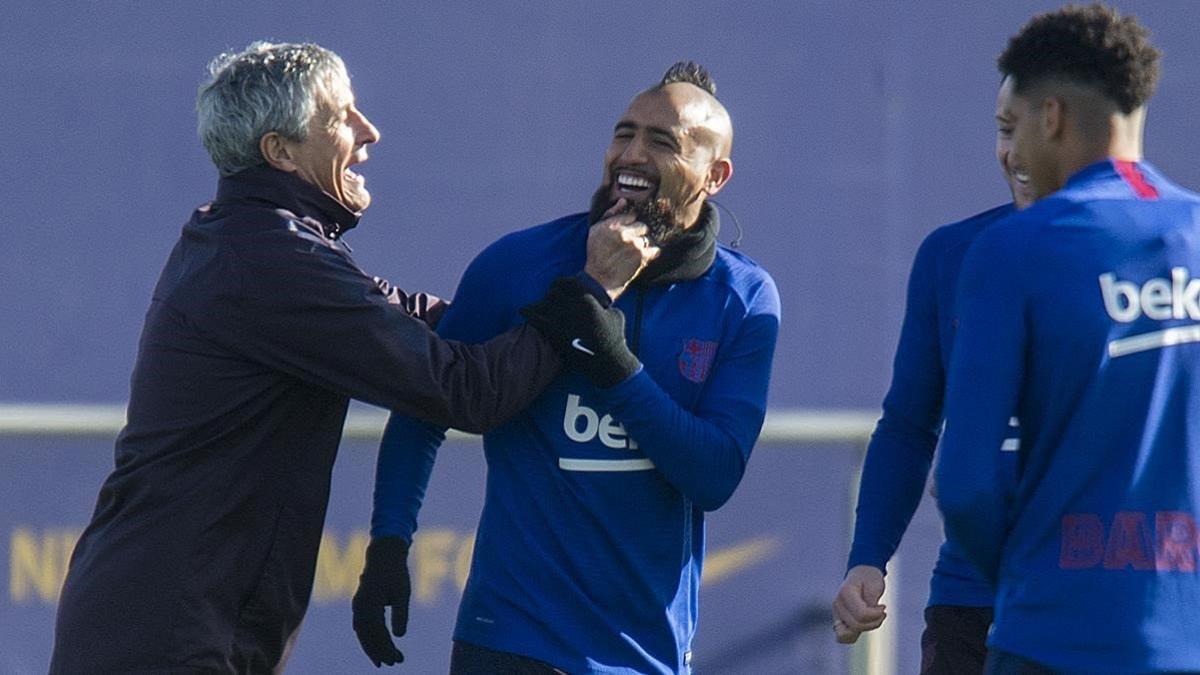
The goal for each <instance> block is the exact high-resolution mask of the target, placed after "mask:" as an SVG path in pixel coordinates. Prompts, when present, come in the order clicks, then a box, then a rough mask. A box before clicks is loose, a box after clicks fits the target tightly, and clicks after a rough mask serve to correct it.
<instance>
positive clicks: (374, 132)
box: [355, 110, 379, 145]
mask: <svg viewBox="0 0 1200 675" xmlns="http://www.w3.org/2000/svg"><path fill="white" fill-rule="evenodd" d="M355 114H356V115H357V116H358V120H357V121H358V124H357V127H358V133H357V134H356V138H355V140H357V141H358V144H359V145H366V144H368V143H378V142H379V129H376V128H375V125H374V124H371V120H369V119H367V116H366V115H364V114H362V113H361V112H359V111H357V110H356V111H355Z"/></svg>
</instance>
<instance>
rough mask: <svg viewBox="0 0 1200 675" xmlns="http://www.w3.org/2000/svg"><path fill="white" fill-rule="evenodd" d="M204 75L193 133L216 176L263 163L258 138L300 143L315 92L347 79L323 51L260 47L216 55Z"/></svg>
mask: <svg viewBox="0 0 1200 675" xmlns="http://www.w3.org/2000/svg"><path fill="white" fill-rule="evenodd" d="M208 72H209V77H208V79H207V80H206V81H205V82H204V83H203V84H202V85H200V90H199V92H197V94H196V116H197V129H196V130H197V132H198V133H199V134H200V141H201V142H202V143H204V148H205V149H206V150H208V154H209V156H210V157H212V161H213V164H216V165H217V169H218V170H219V171H220V172H221V175H222V176H229V175H232V174H235V173H237V172H239V171H241V170H243V169H248V168H250V167H254V166H259V165H261V164H263V163H265V161H266V160H264V159H263V156H262V152H261V151H260V150H259V140H260V139H261V138H262V137H263V135H264V134H267V133H270V132H272V131H274V132H276V133H278V134H280V135H282V136H283V137H284V138H288V139H291V140H294V141H303V140H304V139H305V138H306V137H307V135H308V123H309V120H311V119H312V116H313V114H314V113H316V96H315V94H316V91H317V89H318V88H320V87H328V86H329V85H330V84H331V83H332V82H334V81H335V80H336V79H338V78H344V77H348V76H347V75H346V65H345V64H344V63H343V62H342V59H341V57H339V56H338V55H337V54H335V53H333V52H331V51H329V50H328V49H325V48H324V47H320V46H318V45H315V44H311V43H304V44H274V43H271V42H261V41H260V42H254V43H251V44H250V46H249V47H246V49H245V50H243V51H241V52H238V53H224V54H221V55H220V56H218V57H216V58H215V59H213V60H212V61H211V62H210V63H209V64H208Z"/></svg>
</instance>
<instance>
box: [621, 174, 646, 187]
mask: <svg viewBox="0 0 1200 675" xmlns="http://www.w3.org/2000/svg"><path fill="white" fill-rule="evenodd" d="M617 185H620V186H621V187H632V188H648V187H650V181H648V180H646V179H645V178H642V177H640V176H631V175H629V174H627V173H622V174H618V175H617Z"/></svg>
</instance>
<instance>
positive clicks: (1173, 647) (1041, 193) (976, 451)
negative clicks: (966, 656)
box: [936, 5, 1200, 673]
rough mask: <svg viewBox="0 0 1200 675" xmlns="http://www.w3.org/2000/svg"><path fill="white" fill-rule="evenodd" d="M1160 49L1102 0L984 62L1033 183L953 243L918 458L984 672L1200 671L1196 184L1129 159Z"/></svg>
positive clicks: (1062, 13)
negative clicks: (1013, 203) (958, 568)
mask: <svg viewBox="0 0 1200 675" xmlns="http://www.w3.org/2000/svg"><path fill="white" fill-rule="evenodd" d="M1158 62H1159V54H1158V51H1157V50H1156V49H1155V48H1154V47H1153V46H1152V45H1151V44H1150V41H1149V36H1148V33H1147V31H1146V29H1145V28H1144V27H1143V26H1141V25H1140V24H1139V23H1138V22H1137V21H1136V20H1135V19H1133V18H1132V17H1123V16H1121V15H1120V14H1118V13H1117V12H1116V11H1114V10H1112V9H1110V8H1107V7H1104V6H1102V5H1091V6H1088V7H1066V8H1064V9H1060V10H1057V11H1053V12H1049V13H1046V14H1042V15H1040V16H1037V17H1035V18H1034V19H1033V20H1031V21H1030V22H1029V23H1028V24H1027V25H1026V26H1025V27H1024V28H1022V29H1021V31H1020V32H1019V33H1018V34H1017V35H1016V36H1015V37H1013V38H1012V39H1011V40H1010V42H1009V44H1008V47H1007V48H1006V49H1005V51H1004V53H1003V54H1002V55H1001V56H1000V59H999V69H1000V72H1001V74H1002V75H1003V76H1004V77H1005V82H1006V84H1011V86H1012V88H1013V97H1012V100H1011V105H1010V106H1009V107H1007V108H1006V109H1003V110H1001V111H1000V114H999V115H998V117H997V120H998V123H999V125H1000V127H1001V128H1002V129H1005V130H1008V131H1010V132H1011V134H1012V138H1013V150H1012V152H1013V161H1014V163H1015V165H1016V166H1017V167H1018V168H1019V169H1020V170H1022V171H1024V172H1025V173H1027V174H1028V175H1029V183H1030V186H1031V188H1032V190H1033V192H1034V194H1035V196H1036V197H1038V201H1037V202H1036V203H1035V204H1034V205H1033V206H1031V207H1029V208H1028V209H1026V210H1024V211H1022V212H1020V213H1017V214H1015V215H1014V216H1012V217H1011V218H1009V219H1008V220H1006V221H1005V222H1003V223H1000V224H998V225H997V226H995V227H991V228H988V229H987V230H986V231H984V232H983V233H982V234H981V235H980V236H979V237H978V238H977V239H976V240H975V243H974V244H973V245H972V248H971V250H970V251H969V252H968V253H967V256H966V258H965V260H964V261H963V267H962V272H961V276H960V282H959V284H960V285H959V291H958V293H959V295H958V302H957V308H958V317H959V328H958V334H957V335H956V337H955V343H954V354H953V355H952V357H951V363H950V372H949V383H948V387H947V393H946V402H947V412H946V431H945V436H944V438H943V445H942V450H941V455H940V459H939V462H938V466H937V469H936V480H937V489H938V500H939V505H940V507H941V509H942V514H943V516H944V519H945V524H946V534H947V537H948V538H950V539H952V540H954V541H956V542H958V543H959V544H960V545H961V548H962V551H963V553H964V554H965V555H966V556H967V558H968V559H969V560H970V561H971V562H972V563H973V564H974V565H976V566H977V568H978V569H979V571H980V572H981V573H982V574H983V575H984V576H985V577H986V578H987V579H989V580H992V581H994V582H995V584H996V589H997V590H996V599H995V619H994V624H993V627H992V632H991V636H990V638H989V642H988V646H989V655H988V666H987V667H988V670H987V672H989V673H1057V672H1087V673H1145V672H1179V671H1188V672H1192V671H1200V642H1198V641H1197V640H1196V639H1195V637H1196V631H1197V623H1196V619H1195V616H1196V615H1195V607H1196V605H1197V602H1198V601H1200V575H1197V573H1196V569H1197V568H1196V561H1197V553H1198V550H1197V548H1198V544H1197V542H1198V537H1197V525H1196V522H1197V518H1198V517H1200V278H1193V277H1194V276H1195V275H1196V274H1200V236H1198V235H1200V195H1196V194H1194V193H1191V192H1188V191H1186V190H1183V189H1181V188H1180V187H1178V186H1176V185H1174V184H1173V183H1171V182H1170V181H1168V180H1167V179H1166V178H1165V177H1164V176H1163V175H1162V174H1161V173H1160V172H1159V171H1158V170H1157V169H1155V168H1154V167H1152V166H1151V165H1150V164H1148V163H1146V162H1144V161H1143V160H1142V133H1143V128H1144V124H1145V117H1146V102H1147V100H1148V99H1149V98H1150V96H1151V94H1152V93H1153V90H1154V85H1155V82H1156V81H1157V78H1158V73H1159V65H1158ZM1014 412H1015V414H1016V415H1017V416H1018V417H1019V418H1020V420H1021V448H1020V451H1019V457H1018V463H1019V466H1020V474H1019V476H1018V479H1017V484H1016V489H1015V491H1009V490H1007V489H1005V486H1004V484H1003V480H1002V479H1001V474H1002V464H1001V461H1000V459H999V458H998V453H997V452H996V451H995V448H996V447H997V446H998V445H999V444H1000V443H1001V441H1002V440H1003V438H1004V437H1005V434H1006V432H1007V430H1008V422H1009V419H1010V417H1011V416H1012V415H1013V414H1014Z"/></svg>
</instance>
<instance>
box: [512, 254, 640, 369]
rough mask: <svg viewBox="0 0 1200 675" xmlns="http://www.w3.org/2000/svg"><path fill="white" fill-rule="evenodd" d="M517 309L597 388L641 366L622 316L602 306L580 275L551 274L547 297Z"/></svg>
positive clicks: (619, 311)
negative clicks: (628, 341) (629, 341)
mask: <svg viewBox="0 0 1200 675" xmlns="http://www.w3.org/2000/svg"><path fill="white" fill-rule="evenodd" d="M521 314H522V315H524V316H525V318H526V319H528V320H529V323H530V324H532V325H533V326H534V327H535V328H537V329H538V330H539V331H541V333H542V334H543V335H545V336H546V338H547V339H549V340H550V344H552V345H553V346H554V348H555V349H556V350H557V351H558V353H559V354H560V355H562V357H563V360H564V361H566V363H567V366H569V367H571V368H574V369H575V370H578V371H579V372H581V373H583V374H584V376H585V377H587V378H588V379H589V380H591V382H592V384H594V385H596V386H597V387H599V388H601V389H607V388H609V387H611V386H613V385H616V384H620V383H621V382H623V381H625V380H626V379H627V378H628V377H629V376H630V375H633V374H634V373H636V372H637V371H638V368H640V367H641V363H640V362H639V361H638V359H637V357H636V356H634V355H633V352H631V351H629V347H627V346H626V345H625V315H624V314H622V313H621V310H619V309H616V308H615V307H607V308H606V307H604V306H603V305H601V304H600V301H599V300H597V299H596V296H595V295H593V294H592V293H591V292H589V291H588V289H587V287H586V286H584V284H583V282H581V281H579V280H578V279H575V278H573V277H560V278H558V279H555V281H554V283H553V284H552V285H551V286H550V291H549V292H547V293H546V297H544V298H542V299H541V300H539V301H537V302H535V303H533V304H532V305H528V306H526V307H523V308H522V309H521Z"/></svg>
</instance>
